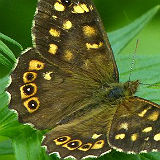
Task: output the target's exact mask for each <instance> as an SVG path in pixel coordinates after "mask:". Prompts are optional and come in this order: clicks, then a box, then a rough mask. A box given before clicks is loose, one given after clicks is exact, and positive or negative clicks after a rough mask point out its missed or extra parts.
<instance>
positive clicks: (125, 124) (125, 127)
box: [119, 122, 128, 130]
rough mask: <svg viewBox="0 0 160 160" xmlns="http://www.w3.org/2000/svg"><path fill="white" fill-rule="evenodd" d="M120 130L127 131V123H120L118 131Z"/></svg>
mask: <svg viewBox="0 0 160 160" xmlns="http://www.w3.org/2000/svg"><path fill="white" fill-rule="evenodd" d="M120 129H125V130H128V123H127V122H125V123H121V124H120V126H119V130H120Z"/></svg>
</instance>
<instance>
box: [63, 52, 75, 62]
mask: <svg viewBox="0 0 160 160" xmlns="http://www.w3.org/2000/svg"><path fill="white" fill-rule="evenodd" d="M64 58H65V59H66V60H67V61H70V60H71V59H73V53H72V52H71V51H69V50H67V51H65V55H64Z"/></svg>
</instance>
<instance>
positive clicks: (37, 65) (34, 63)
mask: <svg viewBox="0 0 160 160" xmlns="http://www.w3.org/2000/svg"><path fill="white" fill-rule="evenodd" d="M44 65H45V64H44V63H43V62H41V61H38V60H31V61H30V62H29V70H42V69H44Z"/></svg>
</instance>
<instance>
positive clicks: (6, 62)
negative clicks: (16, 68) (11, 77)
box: [0, 53, 13, 70]
mask: <svg viewBox="0 0 160 160" xmlns="http://www.w3.org/2000/svg"><path fill="white" fill-rule="evenodd" d="M0 63H1V64H2V65H4V66H5V67H6V68H7V69H8V70H11V69H12V66H13V63H11V62H10V61H9V60H8V59H7V58H6V57H5V56H3V55H2V54H1V53H0Z"/></svg>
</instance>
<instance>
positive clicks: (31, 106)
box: [24, 97, 40, 113]
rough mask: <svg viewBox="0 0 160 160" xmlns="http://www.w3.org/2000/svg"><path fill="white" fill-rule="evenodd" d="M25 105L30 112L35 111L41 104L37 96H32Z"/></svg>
mask: <svg viewBox="0 0 160 160" xmlns="http://www.w3.org/2000/svg"><path fill="white" fill-rule="evenodd" d="M24 106H25V107H26V109H27V110H28V112H29V113H33V112H35V111H36V110H38V108H39V106H40V102H39V99H38V98H37V97H32V98H30V99H28V100H26V101H25V102H24Z"/></svg>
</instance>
